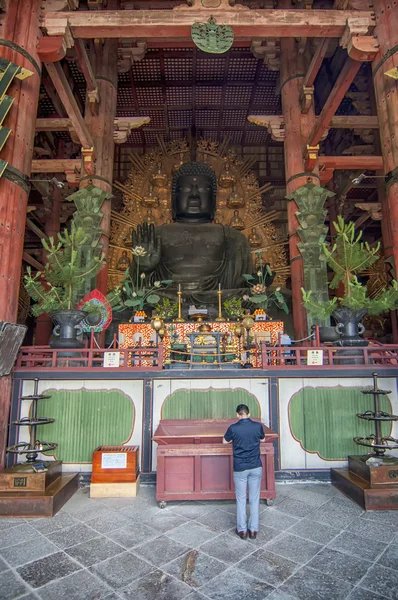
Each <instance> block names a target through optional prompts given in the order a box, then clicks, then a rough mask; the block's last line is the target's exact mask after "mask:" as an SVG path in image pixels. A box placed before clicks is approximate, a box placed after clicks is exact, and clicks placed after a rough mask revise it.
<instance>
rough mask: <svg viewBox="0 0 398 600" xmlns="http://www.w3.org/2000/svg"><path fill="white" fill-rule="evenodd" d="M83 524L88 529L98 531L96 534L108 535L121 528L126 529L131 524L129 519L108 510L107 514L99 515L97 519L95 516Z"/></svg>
mask: <svg viewBox="0 0 398 600" xmlns="http://www.w3.org/2000/svg"><path fill="white" fill-rule="evenodd" d="M85 523H86V525H87V526H88V527H91V528H92V529H94V530H95V531H98V533H108V532H110V531H115V530H116V529H120V528H121V527H128V526H129V525H130V523H131V519H129V518H128V517H127V516H125V515H122V514H120V512H116V511H115V510H112V511H111V510H110V511H109V512H108V513H106V514H103V515H100V516H99V517H97V516H95V517H94V518H93V519H90V520H89V521H86V522H85Z"/></svg>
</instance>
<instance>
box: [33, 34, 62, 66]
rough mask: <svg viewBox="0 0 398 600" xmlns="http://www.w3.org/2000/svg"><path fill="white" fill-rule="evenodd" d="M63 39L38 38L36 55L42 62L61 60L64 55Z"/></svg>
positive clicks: (56, 37) (57, 36)
mask: <svg viewBox="0 0 398 600" xmlns="http://www.w3.org/2000/svg"><path fill="white" fill-rule="evenodd" d="M66 50H67V47H66V43H65V38H64V37H63V36H60V35H54V36H51V37H42V38H40V40H39V42H38V44H37V54H38V56H39V58H40V60H41V61H42V62H45V63H53V62H57V61H59V60H62V59H63V58H64V57H65V54H66Z"/></svg>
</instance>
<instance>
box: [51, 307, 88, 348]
mask: <svg viewBox="0 0 398 600" xmlns="http://www.w3.org/2000/svg"><path fill="white" fill-rule="evenodd" d="M86 315H87V313H86V312H85V311H84V310H57V311H54V312H53V313H51V315H50V317H51V318H52V320H53V321H54V323H55V327H54V330H53V335H52V336H51V340H50V346H51V348H83V347H84V343H83V342H80V341H79V340H78V339H77V334H78V332H79V331H80V326H79V324H80V323H81V322H82V320H83V319H84V317H85V316H86Z"/></svg>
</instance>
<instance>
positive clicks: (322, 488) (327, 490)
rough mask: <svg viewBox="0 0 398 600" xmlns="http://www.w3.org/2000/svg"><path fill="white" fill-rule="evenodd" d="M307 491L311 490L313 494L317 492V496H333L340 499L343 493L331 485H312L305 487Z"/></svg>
mask: <svg viewBox="0 0 398 600" xmlns="http://www.w3.org/2000/svg"><path fill="white" fill-rule="evenodd" d="M304 487H305V489H307V490H310V491H312V492H316V493H317V494H323V495H324V496H329V498H331V497H332V496H336V497H339V496H341V492H340V491H339V490H338V489H337V488H335V487H334V485H332V484H331V483H312V484H310V485H306V486H304Z"/></svg>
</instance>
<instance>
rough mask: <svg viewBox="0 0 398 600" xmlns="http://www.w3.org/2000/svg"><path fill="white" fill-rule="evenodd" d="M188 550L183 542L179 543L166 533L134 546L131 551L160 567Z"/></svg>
mask: <svg viewBox="0 0 398 600" xmlns="http://www.w3.org/2000/svg"><path fill="white" fill-rule="evenodd" d="M176 531H177V530H176ZM189 550H190V548H189V547H188V546H186V545H185V544H180V543H179V542H176V541H175V540H173V539H171V538H170V537H168V536H166V535H161V536H160V537H157V538H156V539H154V540H152V541H149V542H146V543H145V544H141V545H140V546H136V547H135V548H134V550H133V551H134V554H136V555H137V556H140V557H142V558H144V559H145V560H147V561H148V562H150V563H152V564H153V565H155V566H156V567H160V566H161V565H164V564H165V563H169V562H170V561H172V560H174V559H175V558H177V557H178V556H182V555H183V554H186V553H187V552H188V551H189Z"/></svg>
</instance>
